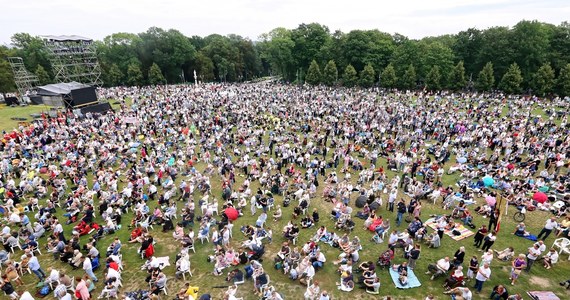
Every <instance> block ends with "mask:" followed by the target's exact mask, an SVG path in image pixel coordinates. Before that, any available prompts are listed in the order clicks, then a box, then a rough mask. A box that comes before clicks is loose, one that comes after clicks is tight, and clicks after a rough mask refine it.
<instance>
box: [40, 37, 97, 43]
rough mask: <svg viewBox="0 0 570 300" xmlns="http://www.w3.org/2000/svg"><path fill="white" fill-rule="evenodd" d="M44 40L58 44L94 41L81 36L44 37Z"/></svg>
mask: <svg viewBox="0 0 570 300" xmlns="http://www.w3.org/2000/svg"><path fill="white" fill-rule="evenodd" d="M42 38H44V39H46V40H49V41H56V42H92V41H93V39H90V38H86V37H83V36H79V35H42Z"/></svg>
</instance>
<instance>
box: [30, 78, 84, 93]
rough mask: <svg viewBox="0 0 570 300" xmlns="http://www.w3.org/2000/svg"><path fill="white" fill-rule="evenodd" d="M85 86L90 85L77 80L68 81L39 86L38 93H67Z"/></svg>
mask: <svg viewBox="0 0 570 300" xmlns="http://www.w3.org/2000/svg"><path fill="white" fill-rule="evenodd" d="M84 87H89V85H86V84H83V83H79V82H75V81H72V82H66V83H55V84H48V85H44V86H38V87H37V93H38V95H42V96H57V95H67V94H69V93H71V90H76V89H80V88H84Z"/></svg>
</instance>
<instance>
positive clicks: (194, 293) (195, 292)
mask: <svg viewBox="0 0 570 300" xmlns="http://www.w3.org/2000/svg"><path fill="white" fill-rule="evenodd" d="M199 289H200V288H198V287H197V286H191V287H188V289H187V290H186V295H187V296H192V297H193V298H194V299H196V298H198V290H199Z"/></svg>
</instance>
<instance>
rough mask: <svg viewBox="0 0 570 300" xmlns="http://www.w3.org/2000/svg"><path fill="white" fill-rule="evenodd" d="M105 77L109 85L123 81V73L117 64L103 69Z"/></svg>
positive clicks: (115, 84) (119, 83)
mask: <svg viewBox="0 0 570 300" xmlns="http://www.w3.org/2000/svg"><path fill="white" fill-rule="evenodd" d="M103 71H104V72H103V78H105V81H104V82H105V84H106V85H107V86H119V85H121V84H122V83H123V76H124V75H123V73H122V72H121V69H119V66H118V65H117V64H112V65H111V66H110V67H109V68H108V70H105V69H104V70H103Z"/></svg>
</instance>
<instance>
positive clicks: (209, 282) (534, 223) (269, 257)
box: [0, 106, 570, 300]
mask: <svg viewBox="0 0 570 300" xmlns="http://www.w3.org/2000/svg"><path fill="white" fill-rule="evenodd" d="M42 109H43V107H35V106H31V107H22V108H20V107H17V108H10V107H2V108H1V109H0V129H11V128H12V127H13V126H14V125H15V124H17V122H16V123H13V122H11V120H8V119H9V118H10V117H12V116H23V117H26V116H28V117H29V114H30V113H34V112H37V111H41V110H42ZM7 118H8V119H7ZM30 119H31V118H30ZM379 163H380V164H382V165H384V166H385V165H386V161H385V160H383V159H380V160H379ZM197 167H198V169H200V170H201V169H203V168H204V167H205V166H204V165H203V164H202V163H200V164H199V165H198V166H197ZM447 167H449V166H446V168H447ZM329 171H330V170H327V172H329ZM337 171H340V170H337ZM339 174H340V173H339ZM394 175H398V176H399V175H401V174H394V173H392V172H390V173H389V178H392V176H394ZM180 177H181V176H179V179H178V180H177V183H179V182H180V180H181V179H180ZM357 177H358V174H353V176H352V178H353V180H354V181H356V179H357ZM219 179H220V177H219V176H218V175H215V176H214V177H213V178H212V187H213V190H212V195H213V196H214V197H216V198H217V199H221V190H220V181H219ZM236 180H237V183H236V186H239V185H240V184H241V182H243V177H241V176H236ZM456 180H457V177H456V176H450V175H445V176H444V178H443V182H444V184H454V183H455V182H456ZM89 182H91V178H89ZM321 182H322V178H321ZM257 187H258V184H257V182H256V183H253V185H252V190H254V191H255V190H256V189H257ZM322 188H323V184H321V185H320V187H319V191H318V192H317V195H318V196H320V195H321V194H322ZM120 189H122V187H119V190H120ZM399 195H403V193H402V192H400V193H399ZM355 196H356V195H355V194H353V197H355ZM200 197H201V195H200V194H199V193H196V194H195V195H194V199H195V200H196V201H197V199H199V198H200ZM403 197H404V198H405V199H406V200H408V197H407V196H405V195H404V196H403ZM383 198H384V203H385V202H386V198H387V197H383ZM43 201H45V200H42V203H43ZM353 201H354V198H352V199H351V202H352V203H353ZM478 201H479V203H482V202H483V201H484V200H483V199H479V200H478ZM280 203H282V198H281V197H280V196H277V197H276V204H280ZM182 205H183V203H182V202H179V205H178V211H180V210H181V207H182ZM96 206H97V205H96ZM149 206H150V207H151V209H153V208H154V205H149ZM248 207H249V206H248ZM313 207H316V208H318V209H319V212H320V215H321V222H320V223H319V225H325V226H326V227H327V228H328V229H329V230H332V229H333V228H334V223H333V222H332V221H331V220H330V219H329V218H328V215H329V212H330V210H331V208H332V205H331V204H330V203H328V202H325V201H323V200H322V199H321V198H320V197H317V198H316V199H313V200H312V202H311V208H313ZM422 207H423V210H422V219H423V220H426V219H427V218H428V217H429V215H431V214H443V213H451V211H443V210H442V209H441V207H440V205H439V203H438V204H436V205H433V204H432V203H427V202H425V201H424V203H422ZM291 212H292V206H290V207H288V208H284V209H283V215H284V218H283V220H281V221H279V222H269V221H268V223H267V226H266V227H268V228H271V229H272V230H273V232H274V237H273V243H272V244H268V245H266V254H265V256H264V267H265V269H266V271H267V272H268V274H269V275H270V277H271V281H272V282H271V284H272V285H274V286H275V287H276V288H277V290H278V291H279V292H280V293H282V294H283V295H284V296H285V298H286V299H302V298H303V296H302V295H303V293H304V290H305V288H304V287H303V286H302V285H301V284H299V283H298V282H294V281H291V280H289V279H288V278H287V277H286V276H285V275H283V274H282V273H280V272H278V271H276V270H275V269H274V268H273V267H272V261H273V258H274V257H275V255H276V253H277V252H278V251H279V248H280V244H281V243H282V242H283V241H284V238H283V237H281V235H280V232H281V229H282V227H283V226H284V225H285V223H286V222H287V220H288V219H289V218H288V216H290V215H291ZM259 213H260V212H259V210H258V212H257V215H259ZM513 213H514V208H512V207H510V208H509V211H508V215H505V216H503V219H502V223H501V232H500V233H499V237H498V239H497V242H496V243H495V246H494V247H493V248H494V249H497V250H502V249H504V248H506V247H508V246H513V247H514V248H515V250H516V252H517V253H519V252H520V253H526V249H527V248H528V247H529V246H531V245H532V242H531V241H529V240H526V239H523V238H519V237H515V236H513V235H511V232H513V230H514V227H515V222H514V220H513V219H512V214H513ZM62 214H63V211H62V210H59V212H58V215H60V216H61V215H62ZM378 214H379V215H382V216H383V217H384V218H389V219H390V220H392V222H391V223H392V229H399V230H405V228H406V226H407V223H403V224H402V226H401V227H399V228H396V226H395V222H394V220H395V213H389V212H387V211H386V209H385V207H382V208H380V209H379V211H378ZM257 215H256V216H251V213H250V212H249V209H247V210H246V211H245V213H244V216H243V217H240V218H239V219H238V220H237V221H236V222H235V227H234V239H233V241H232V245H233V246H234V247H237V245H238V244H240V243H241V242H242V241H243V240H244V239H243V236H242V235H241V233H240V232H239V228H240V226H242V225H245V224H252V223H254V222H255V220H256V219H257ZM548 217H549V214H548V213H545V212H532V213H529V214H528V216H527V220H526V224H527V229H528V230H529V231H531V232H532V233H534V234H538V232H539V231H540V229H541V228H542V226H543V224H544V221H545V220H546V219H547V218H548ZM31 218H32V216H31ZM131 218H132V215H131V214H128V215H127V216H125V217H124V218H123V221H122V225H123V228H122V229H121V230H119V231H118V232H117V233H116V234H115V235H108V236H105V237H104V238H103V239H101V240H100V241H99V242H98V249H99V251H100V252H101V253H104V252H105V250H106V248H107V246H108V245H109V244H110V242H111V241H112V240H113V239H114V237H115V236H118V237H120V239H121V240H122V241H123V248H122V253H123V258H124V261H125V269H124V271H123V274H122V278H123V285H124V287H123V288H122V289H121V291H123V292H126V291H130V290H135V289H144V288H148V284H146V283H145V281H144V278H145V277H146V273H145V272H143V271H141V270H140V266H141V265H142V264H143V263H144V261H143V260H142V259H141V258H140V256H139V255H138V254H137V253H136V250H137V248H138V247H139V245H138V244H128V243H126V241H127V240H128V237H129V234H130V231H129V230H128V229H127V225H128V224H129V222H130V220H131ZM354 220H355V222H356V226H355V230H354V231H353V232H352V233H351V236H354V235H356V236H358V237H360V239H361V241H362V243H363V251H361V252H360V255H361V261H366V260H372V261H376V260H377V258H378V256H379V254H380V253H381V252H383V251H384V250H385V249H386V247H387V246H386V242H384V243H383V244H378V245H377V244H373V243H372V242H371V241H370V238H371V237H372V234H371V233H370V232H368V231H365V230H364V229H363V228H362V223H363V221H362V220H360V219H357V218H354ZM96 221H97V222H99V223H101V222H102V220H101V218H100V217H98V218H97V220H96ZM474 223H475V224H476V225H477V226H479V225H481V224H487V223H488V220H487V219H483V218H481V217H479V216H476V217H475V220H474ZM72 226H73V225H68V226H65V229H66V232H68V234H67V235H66V236H69V232H70V231H71V227H72ZM197 226H198V225H195V227H194V230H195V231H197V229H198V227H197ZM315 231H316V228H314V227H313V228H312V229H301V234H300V237H299V243H298V244H297V245H298V246H299V247H301V246H302V244H303V243H304V242H306V241H307V240H308V239H309V238H310V237H311V236H312V235H313V234H314V233H315ZM186 232H187V230H186ZM152 235H153V236H154V237H155V240H156V241H157V244H156V253H155V256H169V257H170V263H171V264H172V266H171V267H169V268H166V269H165V272H166V274H167V275H168V277H169V280H168V292H169V295H168V296H164V295H163V296H162V299H172V298H174V296H173V295H174V294H175V292H176V291H177V290H178V289H179V288H181V287H182V286H183V285H184V281H183V280H176V279H175V277H174V256H175V255H176V253H177V252H178V250H179V248H180V247H179V245H178V243H176V242H175V241H174V239H173V238H172V232H168V233H162V232H161V230H160V227H159V226H155V229H154V231H153V232H152ZM87 238H88V237H83V238H82V243H84V242H85V241H86V240H87ZM554 239H555V237H554V236H553V235H551V236H550V237H549V238H548V239H547V240H546V244H547V246H548V247H550V245H552V243H553V241H554ZM40 244H41V245H45V238H42V239H41V241H40ZM472 244H473V243H472V238H468V239H465V240H463V241H460V242H456V241H454V240H452V239H451V238H449V237H447V236H444V238H443V240H442V247H441V248H439V249H428V248H427V247H423V248H422V254H421V258H420V259H419V260H418V263H417V267H416V272H415V273H416V275H417V276H418V278H419V280H420V281H421V283H422V286H421V287H420V288H415V289H409V290H398V289H396V288H395V287H394V284H393V283H392V280H391V278H390V276H389V274H388V271H387V270H382V271H379V273H378V275H379V277H380V280H381V284H382V287H381V291H380V295H376V296H373V295H369V294H366V293H364V292H363V291H362V290H357V289H355V290H354V291H352V292H351V293H344V292H340V291H338V290H337V289H336V286H335V282H336V281H338V279H339V276H338V275H337V274H336V272H335V269H336V266H334V265H332V263H330V262H332V261H333V260H335V259H336V258H337V256H338V254H339V253H340V252H339V250H338V249H336V248H332V247H329V246H328V245H326V244H322V245H321V249H322V250H323V251H324V253H325V255H326V258H327V264H325V267H324V269H322V270H320V271H318V272H317V274H316V276H315V279H316V280H318V281H320V282H321V290H323V289H324V290H327V291H329V293H331V294H332V295H333V299H349V298H351V297H356V298H357V299H359V298H361V299H383V297H384V296H392V297H394V298H395V299H424V298H425V297H426V296H427V295H428V294H433V295H434V296H435V297H436V299H450V297H449V296H447V295H443V294H442V293H443V288H442V285H443V278H439V279H437V280H435V281H430V280H429V275H425V274H424V272H425V271H426V270H427V265H428V264H429V263H434V262H435V261H437V260H438V259H440V258H442V257H444V256H450V257H452V256H453V254H454V252H455V251H456V250H457V249H458V248H459V247H460V246H465V247H466V249H467V255H466V261H468V257H471V256H472V255H476V256H478V257H480V256H481V252H477V251H476V249H475V248H474V247H473V245H472ZM213 249H214V247H213V245H212V244H201V243H200V242H199V241H198V242H197V243H196V254H193V253H191V263H192V267H191V269H192V273H193V275H194V276H193V277H192V278H187V281H189V282H190V283H191V285H193V286H198V287H199V288H200V292H202V293H206V292H208V293H210V294H212V296H213V297H214V299H222V296H223V291H224V290H225V289H222V288H216V287H218V286H225V285H227V283H226V282H225V280H224V278H225V277H222V276H220V277H215V276H213V275H212V270H213V264H211V263H208V262H207V261H206V258H207V256H208V255H210V254H212V250H213ZM402 253H403V252H402V250H401V249H398V250H397V251H396V258H395V260H394V262H395V263H399V262H402V261H404V259H403V257H402ZM21 254H22V252H20V251H17V252H16V257H19V256H20V255H21ZM40 263H41V264H42V268H43V269H44V271H46V272H47V269H48V268H49V267H55V268H59V269H65V270H67V272H68V273H70V274H73V275H82V273H83V271H82V270H75V271H73V270H71V267H70V266H69V265H66V264H63V263H61V262H59V261H54V260H53V259H52V258H51V256H50V255H46V253H44V255H43V256H42V257H41V260H40ZM491 268H492V272H493V273H492V275H491V279H490V281H489V282H486V283H485V285H484V287H483V292H482V293H481V294H480V295H475V297H474V299H487V298H488V297H489V293H490V291H491V289H492V287H493V286H494V285H497V284H507V285H508V286H507V288H508V290H509V292H511V293H516V292H518V293H521V294H522V293H525V292H526V291H529V290H552V291H554V292H555V293H556V294H557V295H558V296H559V297H560V298H561V299H570V294H568V292H567V291H566V290H564V289H562V288H561V287H560V286H559V285H558V282H560V281H562V280H566V279H569V277H570V276H569V274H570V262H569V261H568V257H567V256H566V255H563V256H562V257H561V259H560V262H559V263H558V264H557V265H555V266H554V267H553V268H552V269H551V270H548V271H547V270H545V269H544V268H543V267H542V265H541V264H540V263H538V262H537V263H536V264H535V266H534V267H533V269H532V271H531V272H530V273H529V274H526V273H523V274H522V275H521V278H520V280H519V282H518V283H517V285H515V286H510V284H509V283H510V281H509V279H508V277H509V274H510V264H509V263H504V262H500V261H497V260H495V261H494V262H493V264H492V265H491ZM465 271H466V268H465ZM95 274H96V275H97V276H98V277H99V278H102V277H103V276H104V275H103V271H102V270H98V271H97V272H96V273H95ZM23 280H24V282H25V283H26V284H25V286H24V287H21V288H19V290H24V289H28V290H31V291H32V290H34V286H35V284H36V282H37V279H36V277H35V276H34V275H33V274H27V275H24V276H23ZM473 284H474V282H470V283H469V285H470V286H472V285H473ZM101 288H102V286H101V284H98V285H97V289H96V291H95V292H94V293H93V294H92V295H93V296H94V297H96V296H98V295H99V292H100V290H101ZM252 290H253V284H252V282H251V281H249V282H246V283H245V284H244V285H242V286H240V287H239V292H238V296H240V297H244V299H248V300H249V299H258V298H257V297H255V296H254V295H253V293H252ZM50 297H51V296H50ZM525 299H528V296H527V297H525Z"/></svg>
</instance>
